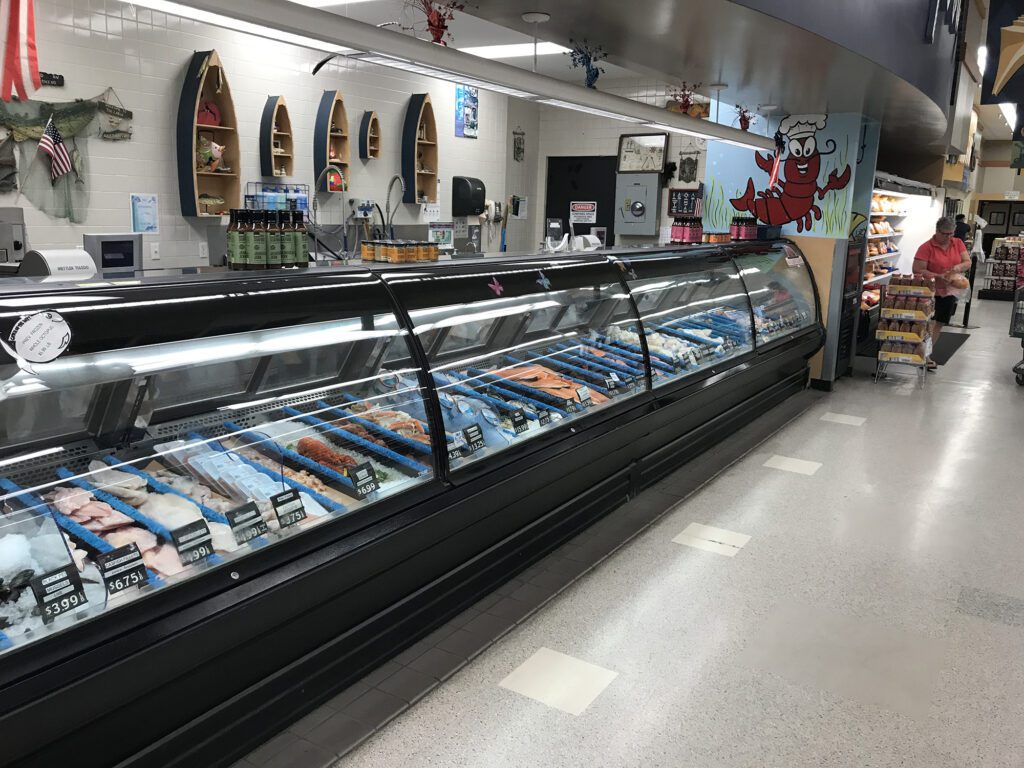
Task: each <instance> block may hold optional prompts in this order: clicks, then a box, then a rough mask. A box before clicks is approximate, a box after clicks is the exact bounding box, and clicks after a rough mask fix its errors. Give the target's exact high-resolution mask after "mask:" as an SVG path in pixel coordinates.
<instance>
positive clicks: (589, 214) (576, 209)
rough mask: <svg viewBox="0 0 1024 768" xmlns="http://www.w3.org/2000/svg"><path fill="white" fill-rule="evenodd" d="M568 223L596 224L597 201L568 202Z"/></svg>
mask: <svg viewBox="0 0 1024 768" xmlns="http://www.w3.org/2000/svg"><path fill="white" fill-rule="evenodd" d="M569 223H570V224H597V202H596V201H593V200H584V201H580V200H574V201H572V202H571V203H569Z"/></svg>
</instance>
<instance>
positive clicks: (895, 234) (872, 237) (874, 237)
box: [868, 232, 903, 240]
mask: <svg viewBox="0 0 1024 768" xmlns="http://www.w3.org/2000/svg"><path fill="white" fill-rule="evenodd" d="M902 236H903V233H902V232H891V233H889V234H886V235H868V240H881V239H882V238H883V237H902Z"/></svg>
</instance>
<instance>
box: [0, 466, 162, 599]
mask: <svg viewBox="0 0 1024 768" xmlns="http://www.w3.org/2000/svg"><path fill="white" fill-rule="evenodd" d="M0 488H3V489H4V490H5V491H7V492H8V493H16V494H18V495H19V496H24V497H25V498H26V499H28V500H29V501H30V502H31V503H32V505H33V506H38V507H41V508H42V509H45V510H46V511H47V512H49V513H50V516H51V517H52V518H53V520H54V522H55V523H57V525H58V526H60V527H61V528H63V529H64V530H65V531H67V532H68V533H69V534H71V535H72V536H74V537H75V538H76V539H78V540H79V541H81V542H82V543H83V544H85V545H87V546H89V547H91V548H92V549H95V550H96V551H97V552H99V553H100V554H101V555H104V554H106V553H107V552H113V551H114V547H113V545H111V544H109V543H108V542H106V541H104V540H103V539H101V538H100V537H99V536H97V535H96V534H95V533H93V532H92V531H90V530H89V529H88V528H86V527H85V526H84V525H80V524H79V523H76V522H75V521H74V520H72V519H71V518H70V517H68V516H67V515H65V514H64V513H63V512H61V511H60V510H58V509H54V508H53V507H52V506H50V505H49V504H47V503H45V502H44V501H43V500H42V499H40V498H39V497H38V496H35V495H34V494H32V493H30V492H29V491H26V490H24V489H23V488H20V487H19V486H17V485H15V484H14V483H13V482H11V481H10V480H8V479H7V478H5V477H0ZM146 575H147V576H148V577H149V583H150V584H152V585H153V586H154V587H162V586H163V585H164V580H163V579H161V578H160V577H159V576H157V575H156V574H155V573H154V572H153V571H151V570H149V569H148V568H147V569H146Z"/></svg>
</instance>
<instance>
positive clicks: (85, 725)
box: [0, 333, 820, 768]
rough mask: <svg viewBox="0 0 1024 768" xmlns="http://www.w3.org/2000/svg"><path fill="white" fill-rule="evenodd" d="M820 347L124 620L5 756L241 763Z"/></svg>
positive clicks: (731, 422)
mask: <svg viewBox="0 0 1024 768" xmlns="http://www.w3.org/2000/svg"><path fill="white" fill-rule="evenodd" d="M819 346H820V334H817V333H816V334H809V335H807V336H806V337H803V338H801V339H797V340H794V341H793V342H792V343H790V344H786V345H784V346H780V347H779V348H778V349H775V350H773V351H772V353H771V354H769V355H763V356H762V357H760V358H758V359H757V360H756V361H753V362H750V363H745V364H743V365H740V366H737V367H736V368H734V369H732V370H729V371H726V372H723V373H721V374H719V375H716V376H714V377H712V378H710V379H706V380H704V381H702V382H699V383H698V384H696V385H694V386H688V387H683V388H682V389H680V390H677V391H676V392H677V393H676V394H671V393H670V394H667V395H660V396H659V397H658V398H656V400H655V402H654V410H653V412H652V411H651V408H652V406H651V404H650V402H648V403H647V404H646V405H644V406H642V407H641V408H639V409H638V410H637V411H636V412H630V413H622V414H619V415H618V417H617V418H616V419H614V420H612V421H607V420H606V421H597V422H595V425H594V426H593V427H590V428H583V429H580V431H579V433H578V434H576V435H573V436H571V437H568V438H566V439H565V440H563V441H561V442H560V443H559V444H558V445H555V446H550V447H549V448H548V449H545V450H540V451H538V452H537V454H536V455H535V456H533V457H532V458H531V460H530V461H525V460H524V461H521V462H515V463H511V464H505V465H503V466H501V467H499V468H498V469H496V470H495V471H493V472H489V473H487V474H484V475H481V476H476V477H472V478H470V479H468V480H467V481H465V482H464V483H459V480H458V478H454V480H455V482H456V483H459V484H457V485H456V486H455V487H451V488H448V489H447V490H444V491H443V492H442V493H441V494H440V495H439V496H437V497H435V498H432V499H426V500H421V501H420V503H419V504H418V505H417V507H416V509H415V515H412V513H411V511H410V514H409V517H408V518H406V517H404V516H403V514H399V515H396V516H394V517H392V518H388V519H387V520H384V521H382V522H380V523H379V524H377V525H375V526H373V527H371V528H368V529H366V530H365V531H359V532H357V533H355V534H353V536H352V537H349V538H348V539H346V540H344V542H341V543H338V544H337V545H330V546H328V547H325V548H324V550H322V551H317V552H315V553H313V554H311V555H308V556H307V557H305V558H303V559H301V560H300V561H297V562H295V563H293V564H289V566H287V568H282V569H279V570H284V571H287V573H288V574H289V576H290V578H287V579H285V578H282V575H281V573H268V574H266V575H264V576H260V577H258V578H254V579H253V580H251V581H249V582H246V583H243V584H239V585H238V587H237V590H242V593H241V594H243V595H244V596H245V599H244V600H239V594H238V593H236V594H232V595H230V596H228V595H226V594H222V595H218V596H217V597H214V598H210V599H208V600H204V601H202V602H201V604H197V605H195V606H191V607H190V608H188V609H186V610H185V611H183V613H192V614H193V615H195V616H196V617H197V619H196V620H195V621H194V622H193V623H191V624H190V625H188V626H187V627H186V628H184V629H176V631H174V632H173V633H172V634H161V629H162V627H161V625H160V624H159V623H157V624H156V625H154V626H149V627H144V628H142V629H132V628H130V627H126V628H125V630H124V636H123V637H118V638H117V639H116V641H115V643H112V644H113V645H117V646H118V647H122V648H123V649H124V653H123V655H122V656H121V657H120V659H119V660H118V661H117V662H116V663H112V664H111V665H110V666H109V668H107V669H105V670H103V671H100V672H97V673H94V674H93V675H91V676H90V677H88V678H86V679H76V677H75V676H74V672H73V664H72V663H69V664H68V669H67V672H68V680H69V681H70V682H68V684H67V685H66V686H65V687H64V688H63V689H61V690H60V691H58V692H57V693H55V694H53V695H51V696H47V697H44V698H40V699H36V700H34V701H31V702H29V703H27V704H26V705H24V706H22V707H20V708H19V709H17V710H14V711H12V712H9V713H8V714H6V715H5V716H3V717H2V718H0V732H2V733H4V734H5V738H4V754H3V756H2V757H0V762H2V763H3V764H4V765H8V764H10V765H19V766H26V768H29V767H34V766H40V767H42V766H46V768H52V766H54V765H61V764H64V763H70V762H71V761H72V760H73V761H74V764H75V765H76V766H77V767H78V768H90V767H91V766H96V767H97V768H100V766H103V767H107V766H111V765H119V766H126V767H127V766H145V767H146V768H152V767H153V766H182V768H185V766H188V768H193V767H194V766H196V765H202V766H220V765H228V764H230V762H231V761H232V760H235V759H238V758H239V757H241V756H243V755H244V754H246V753H247V752H248V751H250V750H251V749H253V748H254V747H256V746H258V745H259V744H261V743H262V742H263V741H264V740H266V739H267V738H269V737H270V736H271V735H273V734H275V733H277V732H279V731H280V730H282V729H283V728H285V727H286V726H288V725H289V724H290V723H291V722H294V721H295V720H297V719H298V718H299V717H301V716H302V715H303V714H305V713H306V712H308V711H309V710H311V709H313V708H314V707H316V706H318V705H319V704H321V703H322V702H324V701H326V700H327V699H328V698H330V697H331V696H333V695H335V694H336V693H337V692H338V691H340V690H342V689H344V688H345V687H347V686H348V685H349V684H351V683H352V682H354V681H355V680H358V679H359V678H360V677H362V676H363V675H364V674H365V673H367V672H368V671H369V670H371V669H372V668H374V667H375V666H377V665H379V664H381V663H382V662H383V661H385V660H386V659H388V658H390V657H391V656H393V655H395V654H396V653H398V652H400V651H401V650H403V649H404V648H405V647H407V646H409V645H411V644H412V643H414V642H416V641H417V640H418V639H420V638H421V637H423V636H425V635H426V634H428V633H429V632H430V631H432V630H433V629H435V628H436V627H438V626H440V625H441V624H443V623H444V622H445V621H447V620H448V619H449V618H451V617H452V616H454V615H456V614H457V613H458V612H460V611H461V610H463V609H464V608H465V607H467V606H469V605H471V604H472V603H473V602H475V601H476V600H477V599H478V598H479V597H481V596H482V595H484V594H486V593H488V592H489V591H491V590H493V589H494V588H495V587H496V586H498V585H499V584H501V583H503V582H504V581H506V580H507V579H508V578H510V577H511V576H513V575H514V574H516V573H518V572H519V571H521V570H522V569H524V568H526V567H527V566H529V565H530V564H531V563H533V562H535V561H536V560H538V559H540V558H541V557H543V556H544V555H546V554H547V553H549V552H551V551H552V550H553V549H555V548H556V547H557V546H559V545H560V544H561V543H563V542H564V541H566V540H568V539H569V538H571V537H572V536H574V535H575V534H576V533H578V532H579V531H580V530H582V529H584V528H586V527H587V526H588V525H590V524H591V523H593V522H594V521H595V520H597V519H599V518H601V517H602V516H604V515H606V514H608V513H609V512H610V511H612V510H613V509H615V508H616V507H617V506H619V505H621V504H622V503H624V502H625V501H626V500H627V499H628V498H630V497H631V496H633V495H635V494H636V493H638V492H639V490H640V489H641V488H643V487H645V486H647V485H650V484H651V483H653V482H655V481H656V480H657V479H658V478H661V477H663V476H664V475H666V474H668V473H669V472H671V471H672V470H673V469H675V468H677V467H679V466H681V465H682V464H684V463H686V462H687V461H689V460H690V459H692V458H693V457H694V456H696V455H698V454H699V453H700V452H701V451H704V450H706V449H707V448H708V447H709V446H711V445H713V444H715V443H716V442H718V441H720V440H721V439H722V438H723V437H725V436H727V435H728V434H730V433H732V432H734V431H735V430H736V429H737V428H739V427H740V426H742V425H743V424H745V423H747V422H749V421H750V420H751V419H753V418H754V417H756V416H758V415H759V414H761V413H763V412H765V411H766V410H768V409H770V408H772V407H773V406H774V405H775V404H777V403H779V402H781V401H782V400H783V399H785V398H786V397H788V396H789V395H791V394H793V393H795V392H798V391H800V390H801V389H802V388H804V387H805V386H806V383H807V362H806V361H807V358H808V357H809V356H810V354H812V353H813V352H814V351H815V350H816V349H817V348H818V347H819ZM659 394H660V393H659ZM403 520H409V521H410V522H408V523H407V524H406V523H404V522H403ZM353 538H355V539H356V544H357V546H353V541H352V540H353ZM335 547H336V548H337V551H338V554H336V555H333V554H332V549H333V548H335ZM306 560H309V561H311V562H312V565H309V564H308V563H305V562H304V561H306ZM116 619H117V617H116V615H115V616H112V617H110V620H111V621H116ZM175 626H176V627H177V626H178V624H176V625H175ZM165 631H166V630H165ZM140 638H145V639H146V641H147V642H146V643H145V644H144V645H140V644H139V643H138V641H139V639H140ZM53 671H54V670H50V672H51V673H52V672H53Z"/></svg>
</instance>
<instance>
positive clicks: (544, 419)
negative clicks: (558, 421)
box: [537, 411, 551, 427]
mask: <svg viewBox="0 0 1024 768" xmlns="http://www.w3.org/2000/svg"><path fill="white" fill-rule="evenodd" d="M537 420H538V421H539V422H540V425H541V426H542V427H546V426H547V425H548V424H550V423H551V411H541V412H540V413H538V414H537Z"/></svg>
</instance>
